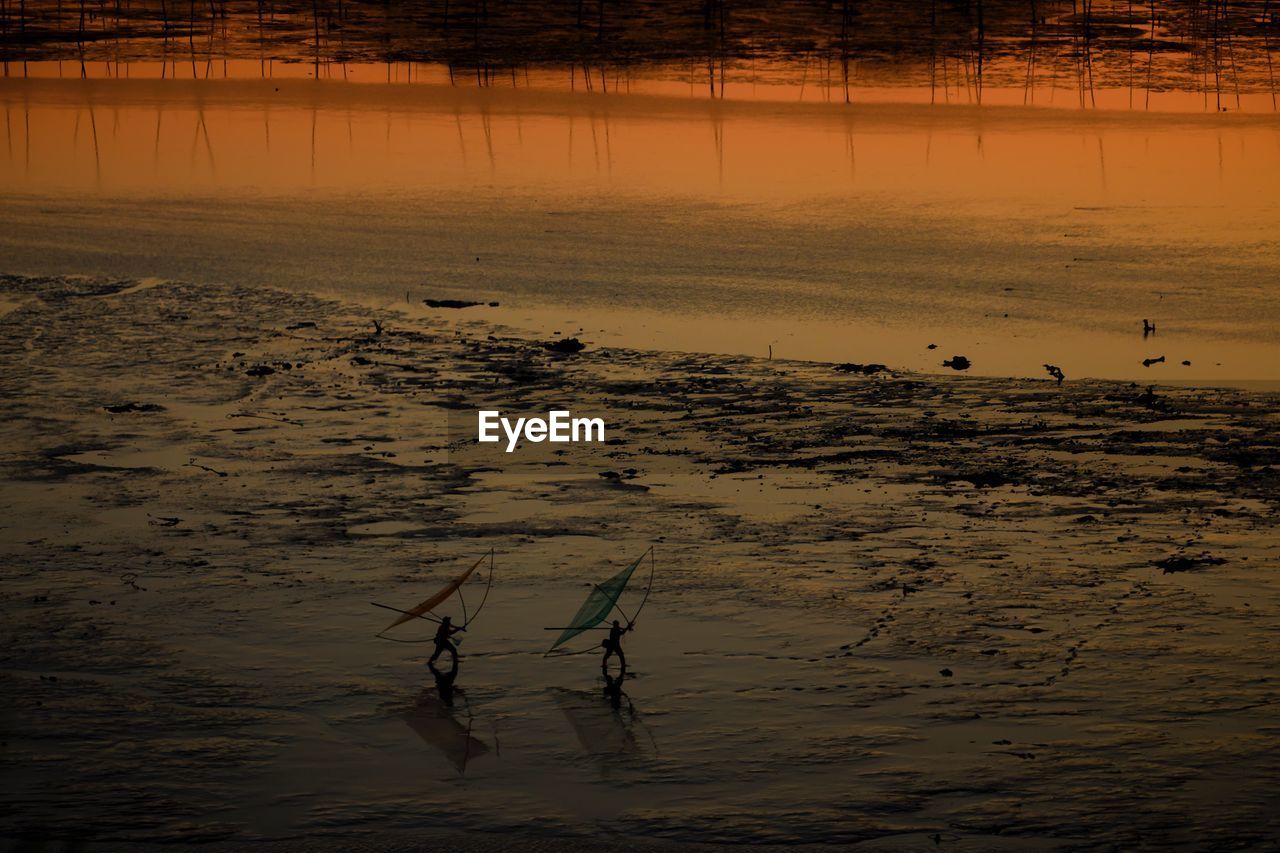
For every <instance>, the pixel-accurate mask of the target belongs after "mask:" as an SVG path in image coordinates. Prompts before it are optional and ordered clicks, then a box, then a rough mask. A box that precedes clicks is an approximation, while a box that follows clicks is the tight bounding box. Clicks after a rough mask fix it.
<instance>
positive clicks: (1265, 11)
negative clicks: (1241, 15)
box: [1262, 0, 1276, 110]
mask: <svg viewBox="0 0 1280 853" xmlns="http://www.w3.org/2000/svg"><path fill="white" fill-rule="evenodd" d="M1262 24H1263V27H1262V49H1263V51H1264V52H1265V53H1266V54H1267V80H1268V82H1270V84H1271V109H1272V110H1275V109H1276V72H1275V68H1274V67H1273V66H1272V64H1271V28H1272V27H1273V26H1275V21H1273V20H1272V15H1271V0H1265V2H1264V3H1263V4H1262Z"/></svg>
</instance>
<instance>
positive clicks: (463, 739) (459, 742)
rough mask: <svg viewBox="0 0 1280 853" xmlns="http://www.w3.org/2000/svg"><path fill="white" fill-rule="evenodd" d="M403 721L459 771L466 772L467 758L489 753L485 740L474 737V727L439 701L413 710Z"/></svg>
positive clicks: (421, 705) (406, 714)
mask: <svg viewBox="0 0 1280 853" xmlns="http://www.w3.org/2000/svg"><path fill="white" fill-rule="evenodd" d="M404 721H405V722H406V723H408V724H409V728H411V729H413V730H414V732H416V733H417V735H418V737H420V738H422V740H423V741H424V742H425V743H427V744H429V745H430V746H433V747H435V748H436V749H437V750H439V751H440V753H441V754H442V755H443V756H444V757H445V758H446V759H448V761H449V763H450V764H452V765H453V766H454V768H455V769H456V770H457V771H458V772H459V773H465V772H466V769H467V762H468V761H471V760H473V759H476V758H479V757H480V756H482V755H485V754H486V753H488V752H489V747H488V745H486V744H485V743H484V741H481V740H478V739H477V738H474V737H472V736H471V726H470V725H469V724H468V725H466V726H464V725H462V723H461V722H460V721H459V720H457V719H456V718H455V717H454V716H453V713H452V711H450V710H449V709H448V708H447V707H445V706H444V704H443V703H441V702H439V700H436V701H433V702H429V703H423V704H420V705H419V706H418V707H415V708H412V709H410V710H409V711H407V712H406V713H405V715H404Z"/></svg>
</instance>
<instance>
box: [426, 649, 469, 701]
mask: <svg viewBox="0 0 1280 853" xmlns="http://www.w3.org/2000/svg"><path fill="white" fill-rule="evenodd" d="M427 668H428V669H430V670H431V674H432V675H434V676H435V679H436V693H437V694H439V696H440V701H441V702H443V703H444V704H446V705H448V706H449V707H450V708H452V707H453V682H455V681H457V680H458V656H457V655H454V656H453V666H451V667H450V668H449V671H448V672H441V671H440V670H438V669H436V664H435V658H432V659H431V660H429V661H427ZM458 692H459V693H461V692H462V691H461V690H459V691H458Z"/></svg>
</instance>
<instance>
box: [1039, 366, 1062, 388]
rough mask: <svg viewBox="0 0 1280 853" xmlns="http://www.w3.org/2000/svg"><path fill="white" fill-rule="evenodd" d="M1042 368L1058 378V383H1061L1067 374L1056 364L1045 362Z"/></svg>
mask: <svg viewBox="0 0 1280 853" xmlns="http://www.w3.org/2000/svg"><path fill="white" fill-rule="evenodd" d="M1044 369H1045V372H1046V373H1048V374H1049V375H1050V376H1052V377H1053V378H1054V379H1056V380H1058V384H1059V385H1061V384H1062V380H1064V379H1066V378H1067V374H1065V373H1063V372H1062V368H1061V367H1058V365H1056V364H1046V365H1045V366H1044Z"/></svg>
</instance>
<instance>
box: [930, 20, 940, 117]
mask: <svg viewBox="0 0 1280 853" xmlns="http://www.w3.org/2000/svg"><path fill="white" fill-rule="evenodd" d="M937 101H938V0H929V104H930V105H933V104H935V103H937Z"/></svg>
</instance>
